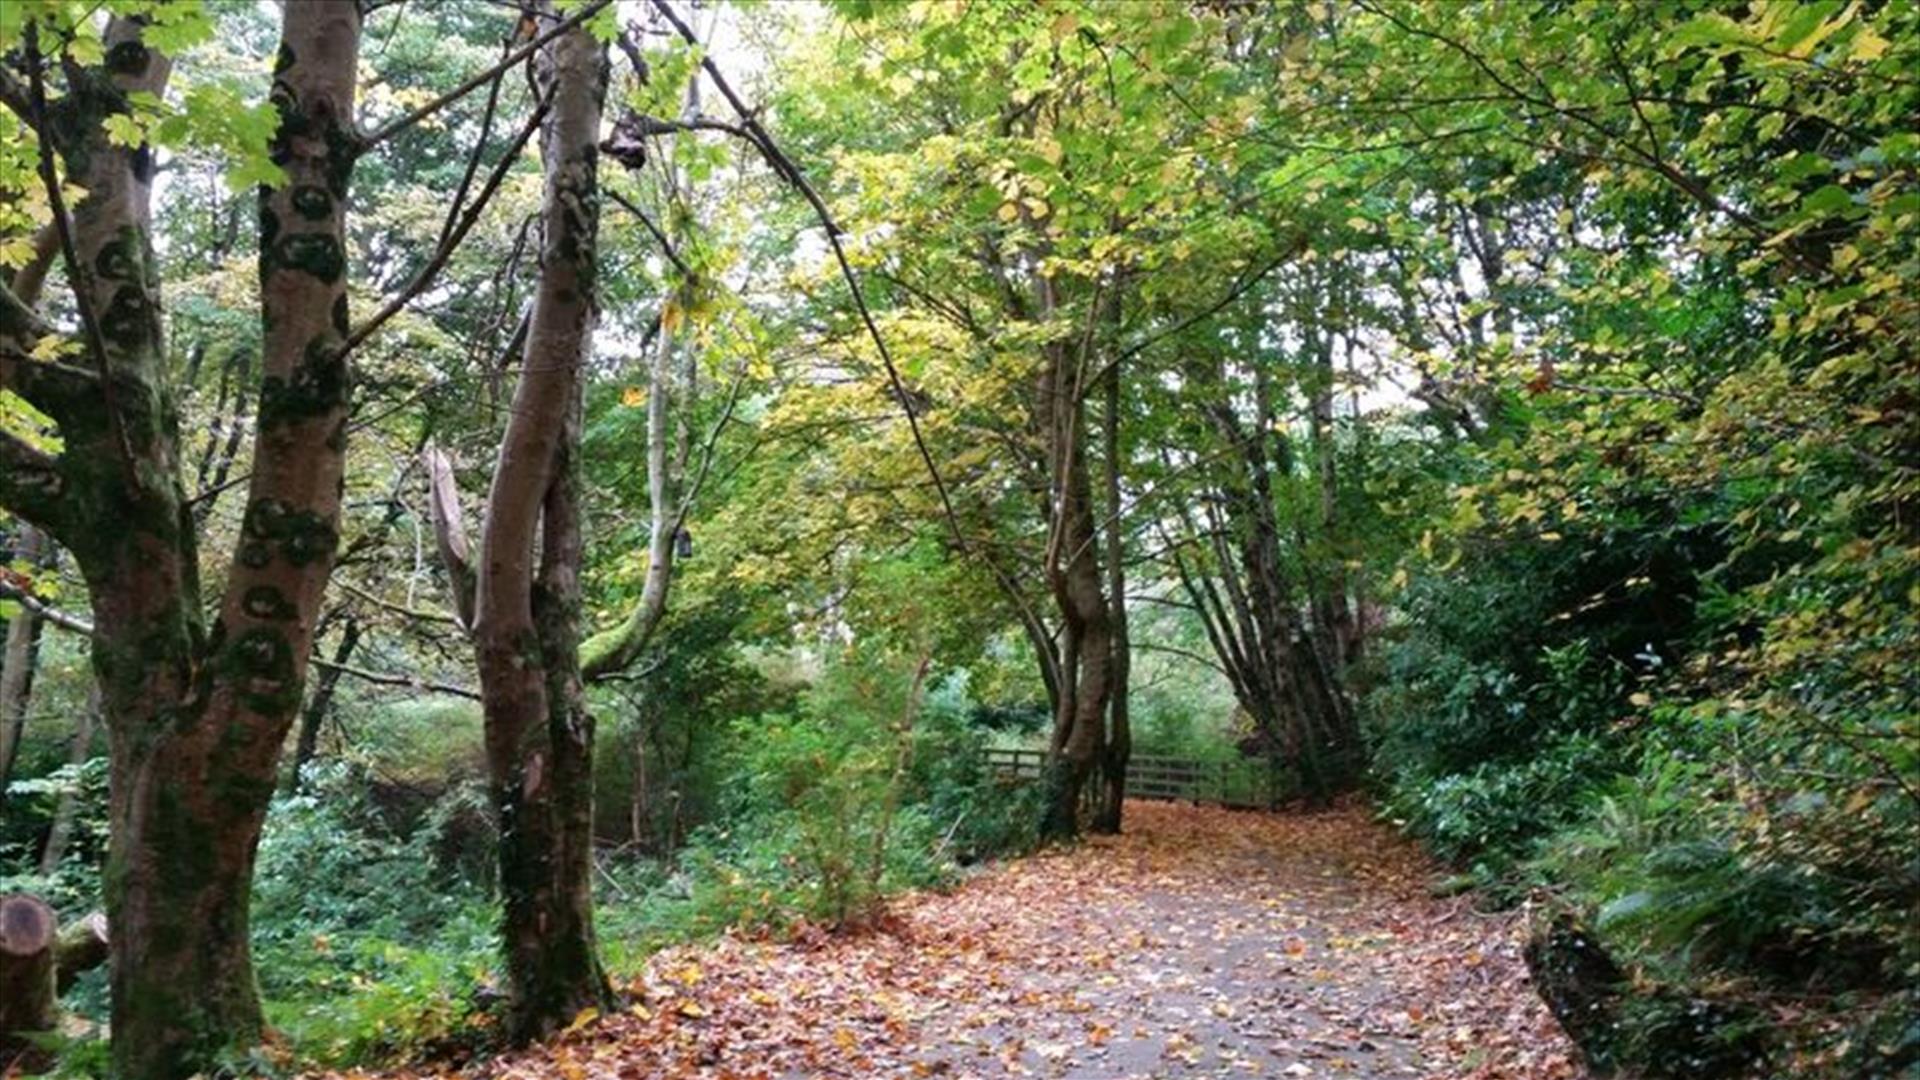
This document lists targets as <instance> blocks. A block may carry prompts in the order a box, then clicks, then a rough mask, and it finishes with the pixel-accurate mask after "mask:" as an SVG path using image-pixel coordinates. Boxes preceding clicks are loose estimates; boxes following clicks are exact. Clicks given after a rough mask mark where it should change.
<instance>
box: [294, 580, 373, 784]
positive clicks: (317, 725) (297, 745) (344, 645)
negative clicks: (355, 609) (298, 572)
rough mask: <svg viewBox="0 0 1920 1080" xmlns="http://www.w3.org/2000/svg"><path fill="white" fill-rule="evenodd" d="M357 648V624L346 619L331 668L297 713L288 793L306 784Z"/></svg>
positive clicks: (358, 642) (355, 621)
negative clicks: (336, 692)
mask: <svg viewBox="0 0 1920 1080" xmlns="http://www.w3.org/2000/svg"><path fill="white" fill-rule="evenodd" d="M359 644H360V620H358V619H356V618H354V617H353V616H351V615H349V616H347V625H346V628H345V629H343V630H341V631H340V641H339V643H338V644H336V645H335V646H334V647H333V662H334V665H335V666H334V667H329V668H324V669H322V670H321V672H320V678H319V681H318V682H316V683H314V687H313V696H312V697H311V698H309V699H308V701H307V707H306V709H305V710H303V711H302V712H301V713H300V734H299V736H298V737H297V738H296V739H295V741H294V744H293V769H292V771H291V772H290V773H288V775H287V790H288V791H299V790H301V789H302V788H303V787H304V786H305V784H306V781H305V780H304V779H302V778H303V777H304V776H305V775H306V771H307V766H308V765H311V764H313V758H314V755H315V754H316V753H318V752H319V749H320V729H321V727H322V726H324V725H325V724H326V722H327V714H328V713H331V712H332V711H333V692H334V689H335V688H336V687H338V686H339V685H340V668H339V666H338V665H341V664H345V663H346V662H347V661H348V660H351V659H352V658H353V650H354V648H355V647H356V646H358V645H359Z"/></svg>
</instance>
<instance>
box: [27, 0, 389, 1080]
mask: <svg viewBox="0 0 1920 1080" xmlns="http://www.w3.org/2000/svg"><path fill="white" fill-rule="evenodd" d="M142 34H143V25H142V23H141V22H140V21H139V20H137V19H130V18H116V19H114V20H113V21H112V22H111V23H110V24H109V26H108V28H107V31H106V40H105V46H106V55H105V60H104V62H103V64H102V65H101V66H99V67H97V68H92V69H88V68H83V67H80V66H78V65H73V64H69V65H67V67H66V72H67V80H68V85H67V87H66V93H65V94H64V95H63V96H61V97H59V98H58V99H57V100H55V101H52V102H50V103H49V107H48V109H47V115H46V116H45V123H44V124H43V125H42V135H43V137H44V138H46V139H47V141H48V144H49V145H50V146H51V147H52V149H53V150H55V151H57V153H58V155H59V158H60V161H61V164H62V165H63V166H64V171H65V174H66V176H67V177H68V178H69V179H70V180H71V181H72V182H75V183H77V184H78V185H79V186H80V187H81V188H83V189H84V190H85V191H86V196H85V197H84V198H83V199H81V200H80V202H79V203H78V204H76V205H75V206H74V207H73V210H72V215H71V222H70V229H69V238H70V240H71V245H70V249H69V251H68V266H67V271H68V279H69V281H70V283H71V284H72V285H73V287H74V291H75V298H76V304H77V307H78V309H79V311H80V313H81V315H82V320H83V323H84V324H85V329H86V331H87V333H86V340H87V343H88V346H89V348H88V349H87V354H88V355H87V362H86V363H85V364H84V365H83V364H73V365H66V364H45V363H37V362H34V361H31V360H28V359H27V355H28V352H29V351H30V349H31V346H32V344H33V342H34V341H35V340H37V339H38V338H39V337H41V336H43V335H44V334H46V333H47V332H49V331H48V327H47V326H46V324H45V323H44V321H42V320H41V319H40V318H39V317H38V316H37V315H36V314H35V313H34V312H33V310H32V308H31V306H30V305H27V304H23V303H21V302H20V299H19V298H18V297H16V296H13V295H12V294H11V292H8V293H6V294H5V297H4V301H3V302H0V376H4V383H5V385H6V386H7V387H8V388H9V389H13V390H16V391H17V392H19V393H21V395H22V396H23V397H26V398H27V399H28V400H29V401H31V402H33V403H34V404H35V405H36V406H38V407H39V408H41V410H42V411H43V412H45V413H47V414H48V415H49V416H51V417H53V418H54V420H55V421H56V422H57V423H58V425H59V429H60V436H61V440H62V442H63V444H64V449H63V451H62V452H61V453H59V454H57V455H56V454H51V453H48V452H47V451H45V450H43V449H40V448H37V447H34V446H32V445H30V444H27V443H25V442H24V441H23V440H18V439H13V438H7V439H5V440H4V441H0V459H4V463H5V466H6V467H5V468H4V470H0V476H4V479H0V503H4V504H5V505H6V506H7V508H8V509H10V510H13V511H14V512H15V513H18V514H20V515H21V516H22V517H25V518H27V519H28V520H32V521H34V522H35V523H36V524H38V525H40V526H41V527H43V528H45V529H46V530H47V531H48V532H49V533H50V534H51V535H52V536H53V537H54V538H55V539H57V540H58V541H59V542H60V543H62V544H63V545H65V546H66V547H67V548H68V549H69V550H70V551H72V552H73V554H74V556H75V559H76V561H77V562H78V564H79V567H80V571H81V574H82V576H83V577H84V578H85V580H86V583H87V586H88V591H89V595H90V600H91V604H92V609H93V633H92V658H93V667H94V671H95V674H96V675H97V677H98V679H99V682H100V687H101V705H102V713H103V715H104V718H105V721H106V726H107V731H108V746H109V755H110V760H111V770H110V792H111V794H110V800H109V821H110V827H111V835H110V840H109V845H108V848H109V850H108V862H107V870H106V876H105V882H104V889H105V895H106V900H107V916H108V919H109V922H110V925H111V927H112V932H111V935H110V939H111V944H110V948H111V957H112V980H111V981H112V991H111V993H112V1031H113V1060H114V1070H115V1073H116V1075H119V1076H122V1077H128V1078H133V1080H149V1078H151V1080H174V1078H178V1077H186V1076H191V1075H194V1074H196V1073H201V1072H207V1071H210V1070H211V1069H212V1068H213V1067H215V1066H216V1065H217V1064H218V1063H219V1061H220V1060H221V1059H222V1058H223V1057H225V1056H226V1055H228V1054H229V1053H231V1052H232V1051H234V1050H237V1049H244V1048H246V1047H248V1046H251V1045H253V1044H254V1043H256V1042H257V1041H258V1039H259V1036H260V1033H261V1016H260V1006H259V1001H258V997H257V994H256V990H255V986H254V978H253V970H252V962H251V955H250V952H249V947H248V900H249V894H250V891H251V886H252V874H253V861H254V853H255V848H256V846H257V843H258V840H259V835H260V826H261V822H262V820H263V818H264V816H265V813H266V806H267V802H268V799H269V798H270V796H271V794H272V791H273V780H274V767H275V763H276V761H277V759H278V756H279V752H280V746H281V743H282V741H283V740H284V738H285V736H286V733H287V729H288V726H289V725H290V723H291V722H292V718H293V715H294V711H295V709H296V707H297V705H298V703H299V700H300V693H301V685H302V680H303V679H304V676H305V669H306V660H307V655H308V651H309V649H310V648H311V645H312V641H311V637H312V629H313V625H314V616H315V614H316V611H317V609H318V606H319V600H320V594H321V591H322V590H323V589H324V587H325V584H326V580H327V576H328V572H329V569H330V567H331V563H332V559H333V553H334V546H335V538H336V534H337V532H338V522H339V514H340V495H341V483H342V477H343V475H344V457H343V455H344V438H345V430H346V411H347V394H348V377H347V365H346V359H345V355H344V352H343V350H342V345H343V343H344V341H345V338H346V330H347V326H346V319H347V309H346V287H345V245H344V203H345V197H346V182H347V178H348V175H349V173H350V171H351V169H352V163H353V155H354V152H355V149H356V140H355V137H354V134H353V128H352V108H353V93H354V77H355V68H356V63H357V60H358V54H359V39H360V20H359V13H358V8H357V6H356V5H354V4H345V3H331V2H326V0H295V2H292V3H290V4H288V5H287V7H286V11H285V21H284V24H283V36H282V42H281V46H280V52H279V60H278V63H277V64H276V69H275V73H274V82H273V90H272V101H273V102H274V104H275V105H276V107H277V108H278V110H279V112H280V116H281V123H280V128H279V131H278V134H277V135H276V136H275V139H274V142H273V146H272V151H273V155H274V158H275V160H276V161H277V162H278V163H279V164H280V166H281V167H282V168H283V169H284V170H285V171H286V173H287V175H288V182H287V184H285V185H284V186H282V187H280V188H277V189H273V190H270V191H263V192H262V194H261V207H260V234H261V235H260V250H261V259H260V289H261V308H262V311H261V314H262V321H263V325H264V346H263V356H262V382H261V387H260V405H259V411H258V415H259V424H258V431H257V434H256V444H255V449H254V468H253V473H252V477H251V481H250V484H249V491H248V503H247V509H246V513H245V518H244V525H243V535H242V537H241V538H240V541H239V543H238V546H237V548H236V550H235V552H234V555H233V563H232V569H231V570H230V572H229V574H228V578H227V582H226V588H225V592H224V594H223V596H222V599H221V601H220V603H219V605H218V608H217V612H218V614H217V616H216V618H215V621H214V622H213V624H212V625H211V626H210V627H209V626H206V625H205V624H204V622H203V618H202V615H201V610H202V606H201V589H200V582H199V580H198V553H197V551H196V548H195V529H194V526H193V521H192V517H191V514H190V510H189V505H188V501H187V499H186V496H185V493H184V490H183V487H182V483H181V474H180V458H181V454H180V432H179V414H178V409H177V404H176V401H175V397H174V393H173V389H172V387H171V385H170V381H169V378H168V363H167V358H166V354H165V346H164V339H163V337H162V333H161V301H160V280H159V276H158V268H157V263H156V261H155V259H154V256H153V250H152V242H151V224H150V210H149V199H150V194H151V188H150V185H151V182H152V177H153V164H154V162H153V153H152V151H151V150H150V149H149V148H147V147H144V146H141V147H121V146H115V145H113V144H112V143H111V142H109V141H108V140H107V138H106V134H105V129H104V125H103V124H102V120H103V118H104V117H106V116H109V115H112V114H114V113H117V112H123V111H125V109H126V107H127V106H126V102H127V98H128V95H129V94H131V93H133V92H136V91H139V92H145V93H151V94H155V95H159V94H162V93H164V91H165V88H166V83H167V77H168V73H169V68H170V63H169V61H168V59H167V57H165V56H164V55H161V54H160V53H158V52H157V51H155V50H152V49H150V48H148V47H147V46H146V45H145V43H144V42H143V40H142Z"/></svg>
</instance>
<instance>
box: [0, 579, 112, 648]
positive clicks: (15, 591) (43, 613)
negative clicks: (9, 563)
mask: <svg viewBox="0 0 1920 1080" xmlns="http://www.w3.org/2000/svg"><path fill="white" fill-rule="evenodd" d="M0 597H4V598H6V599H8V600H12V601H13V602H14V603H17V604H19V605H20V606H21V607H23V608H26V609H27V610H28V611H31V612H33V613H34V615H36V616H38V617H39V618H42V619H45V620H46V621H47V622H49V623H52V624H53V625H55V626H57V627H59V628H60V629H62V630H71V631H73V632H74V633H76V634H91V633H93V624H92V623H90V622H88V621H87V620H86V619H84V618H82V617H80V616H78V615H75V614H73V613H72V612H69V611H63V610H61V609H60V608H57V607H54V606H53V605H52V604H49V603H47V602H46V601H45V600H42V599H40V598H39V597H38V596H36V595H34V593H33V590H31V589H26V588H22V587H21V586H20V584H19V583H18V582H17V581H15V580H14V578H13V577H12V575H9V574H4V573H0Z"/></svg>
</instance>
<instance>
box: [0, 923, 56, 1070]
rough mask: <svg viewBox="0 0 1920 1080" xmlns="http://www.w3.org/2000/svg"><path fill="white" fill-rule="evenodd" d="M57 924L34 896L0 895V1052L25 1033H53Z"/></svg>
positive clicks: (16, 1044) (11, 1046)
mask: <svg viewBox="0 0 1920 1080" xmlns="http://www.w3.org/2000/svg"><path fill="white" fill-rule="evenodd" d="M57 925H58V924H57V922H56V921H55V918H54V914H53V909H52V908H50V907H48V906H47V905H46V904H45V903H44V902H43V901H41V900H40V899H39V898H38V897H34V896H28V895H26V894H25V893H14V894H11V895H8V896H0V1050H13V1049H17V1048H18V1045H19V1043H20V1040H19V1038H18V1036H19V1035H21V1034H23V1033H25V1032H32V1031H51V1030H52V1029H53V1026H54V1021H55V1019H56V1012H57V1008H56V1007H57V1005H58V1002H59V999H58V998H57V997H56V996H55V994H54V978H53V964H54V941H55V928H56V926H57Z"/></svg>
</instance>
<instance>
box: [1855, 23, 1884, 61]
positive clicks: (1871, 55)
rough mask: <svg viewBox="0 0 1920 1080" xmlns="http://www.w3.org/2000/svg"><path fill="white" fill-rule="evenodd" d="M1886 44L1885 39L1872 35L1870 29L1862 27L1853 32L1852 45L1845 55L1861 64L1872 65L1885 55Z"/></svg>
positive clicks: (1871, 29)
mask: <svg viewBox="0 0 1920 1080" xmlns="http://www.w3.org/2000/svg"><path fill="white" fill-rule="evenodd" d="M1887 44H1888V43H1887V39H1886V38H1883V37H1881V36H1880V35H1879V34H1876V33H1874V32H1873V28H1872V27H1870V26H1862V27H1861V28H1860V29H1858V30H1856V31H1854V34H1853V44H1852V46H1851V47H1850V48H1849V49H1848V50H1847V53H1848V55H1849V56H1852V57H1853V58H1854V59H1855V60H1859V61H1861V62H1862V63H1872V62H1873V61H1875V60H1878V59H1880V58H1881V57H1882V56H1884V55H1886V52H1887Z"/></svg>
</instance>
